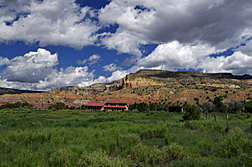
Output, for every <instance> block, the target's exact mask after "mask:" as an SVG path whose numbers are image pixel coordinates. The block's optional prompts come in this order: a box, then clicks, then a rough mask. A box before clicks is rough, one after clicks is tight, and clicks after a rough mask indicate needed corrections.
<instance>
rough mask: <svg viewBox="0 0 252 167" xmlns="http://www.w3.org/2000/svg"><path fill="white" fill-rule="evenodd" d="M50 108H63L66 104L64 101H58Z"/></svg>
mask: <svg viewBox="0 0 252 167" xmlns="http://www.w3.org/2000/svg"><path fill="white" fill-rule="evenodd" d="M50 108H55V109H56V110H62V109H65V108H66V105H65V104H64V103H62V102H58V103H56V104H54V105H52V106H51V107H50Z"/></svg>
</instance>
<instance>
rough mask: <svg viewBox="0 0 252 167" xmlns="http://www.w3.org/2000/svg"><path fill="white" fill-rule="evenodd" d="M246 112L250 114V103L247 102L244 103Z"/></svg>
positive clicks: (251, 102)
mask: <svg viewBox="0 0 252 167" xmlns="http://www.w3.org/2000/svg"><path fill="white" fill-rule="evenodd" d="M245 110H246V112H249V113H252V101H248V102H246V103H245Z"/></svg>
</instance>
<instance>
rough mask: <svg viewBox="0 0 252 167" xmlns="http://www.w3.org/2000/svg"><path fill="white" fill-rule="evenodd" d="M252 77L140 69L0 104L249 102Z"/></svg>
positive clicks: (11, 97)
mask: <svg viewBox="0 0 252 167" xmlns="http://www.w3.org/2000/svg"><path fill="white" fill-rule="evenodd" d="M251 91H252V76H250V75H243V76H236V75H233V74H231V73H201V72H171V71H162V70H140V71H138V72H136V73H132V74H129V75H127V76H125V77H124V78H122V79H120V80H117V81H114V82H112V83H101V84H94V85H90V86H88V87H62V88H52V92H51V93H38V94H29V93H28V94H27V93H26V94H20V95H2V96H0V102H2V103H4V102H6V100H7V101H11V102H12V101H15V100H17V101H26V102H28V103H33V104H34V105H37V106H39V105H41V103H42V102H41V101H43V103H44V106H48V105H50V104H54V103H56V102H64V103H66V104H69V105H75V106H79V105H82V104H85V103H87V102H88V101H108V100H110V101H123V102H127V103H129V104H132V103H134V102H146V103H152V102H159V103H164V104H167V105H170V104H180V105H182V104H184V103H191V104H195V103H200V104H201V103H204V102H211V101H212V100H213V99H214V97H216V96H223V97H224V99H225V100H230V99H238V100H243V101H245V100H250V99H252V92H251Z"/></svg>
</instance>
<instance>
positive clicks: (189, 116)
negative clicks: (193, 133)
mask: <svg viewBox="0 0 252 167" xmlns="http://www.w3.org/2000/svg"><path fill="white" fill-rule="evenodd" d="M184 110H185V111H186V113H185V115H184V116H183V119H184V120H199V119H200V110H199V109H198V108H197V107H196V106H195V105H190V104H187V105H185V107H184Z"/></svg>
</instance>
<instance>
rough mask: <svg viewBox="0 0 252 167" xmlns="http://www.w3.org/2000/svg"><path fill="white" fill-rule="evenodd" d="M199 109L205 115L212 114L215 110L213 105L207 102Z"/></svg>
mask: <svg viewBox="0 0 252 167" xmlns="http://www.w3.org/2000/svg"><path fill="white" fill-rule="evenodd" d="M199 109H200V111H201V112H203V113H211V112H212V111H213V110H214V106H213V104H212V103H208V102H205V103H203V104H201V105H200V106H199Z"/></svg>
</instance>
